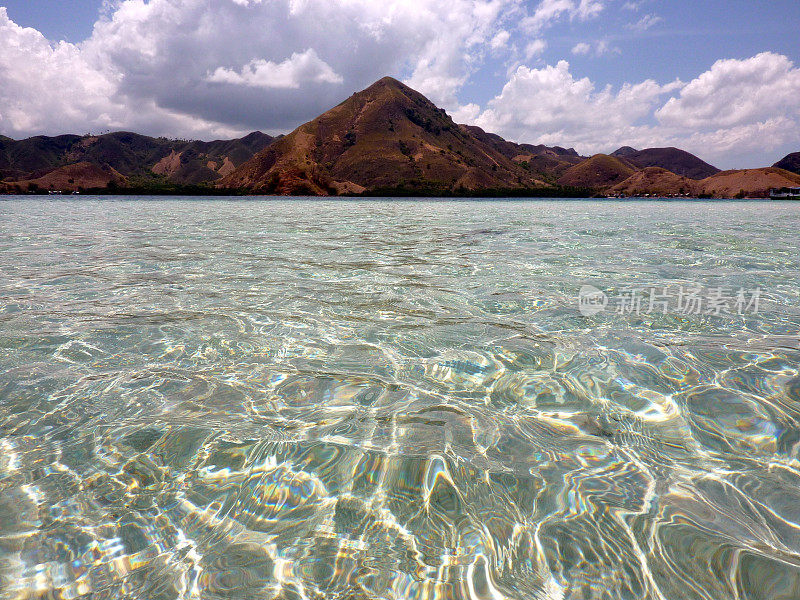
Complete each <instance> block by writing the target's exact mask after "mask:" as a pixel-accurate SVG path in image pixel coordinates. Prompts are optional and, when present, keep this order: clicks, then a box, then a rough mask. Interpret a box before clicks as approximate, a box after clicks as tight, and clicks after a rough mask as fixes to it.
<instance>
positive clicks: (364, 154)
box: [220, 77, 546, 195]
mask: <svg viewBox="0 0 800 600" xmlns="http://www.w3.org/2000/svg"><path fill="white" fill-rule="evenodd" d="M487 136H488V134H485V133H483V132H482V131H480V132H478V131H476V130H475V129H473V128H470V127H465V126H459V125H456V124H455V123H454V122H453V120H452V119H451V118H450V117H449V116H448V115H447V113H446V112H445V111H444V110H443V109H440V108H438V107H436V105H434V104H433V103H432V102H431V101H430V100H428V99H427V98H425V97H424V96H423V95H422V94H420V93H419V92H416V91H414V90H412V89H411V88H409V87H408V86H406V85H404V84H402V83H400V82H399V81H397V80H395V79H392V78H391V77H386V78H384V79H381V80H380V81H378V82H376V83H374V84H373V85H371V86H370V87H368V88H367V89H366V90H364V91H361V92H358V93H356V94H354V95H353V96H351V97H350V98H348V99H347V100H345V101H344V102H342V103H341V104H339V105H338V106H337V107H335V108H333V109H331V110H329V111H328V112H326V113H324V114H323V115H321V116H319V117H317V118H316V119H314V120H313V121H310V122H308V123H306V124H304V125H301V126H300V127H298V128H297V129H296V130H294V131H293V132H291V133H290V134H288V135H287V136H286V137H284V138H282V139H280V140H278V141H276V142H274V143H273V144H271V145H270V146H269V147H268V148H266V149H265V150H263V151H261V152H260V153H258V154H257V155H256V156H254V157H253V158H252V159H251V160H250V161H248V162H247V163H245V164H244V165H242V166H241V167H239V168H238V169H236V171H234V172H233V173H232V174H231V175H229V176H227V177H225V178H224V179H223V180H222V181H221V182H220V185H222V186H224V187H230V188H245V189H248V190H250V191H254V192H259V193H267V194H313V195H327V194H335V193H339V194H342V193H362V192H364V191H367V190H370V191H385V192H387V193H388V191H391V190H394V191H398V192H400V193H402V192H410V193H414V192H424V193H448V192H454V191H457V190H467V191H469V190H486V189H499V188H503V189H523V188H532V187H536V186H543V185H545V183H546V182H545V181H544V180H543V179H542V178H540V177H537V176H536V174H535V173H532V172H530V170H529V169H528V168H525V167H524V166H522V165H521V164H519V163H518V162H515V160H514V157H510V155H511V154H518V153H519V152H517V151H514V150H511V149H506V150H502V149H499V148H498V146H503V144H502V142H503V141H504V140H502V139H501V138H499V139H495V138H491V139H487Z"/></svg>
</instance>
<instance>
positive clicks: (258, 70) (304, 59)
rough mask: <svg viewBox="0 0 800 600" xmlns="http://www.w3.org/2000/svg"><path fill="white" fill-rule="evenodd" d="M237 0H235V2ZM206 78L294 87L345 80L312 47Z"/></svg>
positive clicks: (207, 79) (268, 85) (255, 85)
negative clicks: (239, 69) (288, 55)
mask: <svg viewBox="0 0 800 600" xmlns="http://www.w3.org/2000/svg"><path fill="white" fill-rule="evenodd" d="M236 1H237V0H234V2H236ZM238 1H239V2H241V1H242V0H238ZM206 81H212V82H215V83H231V84H234V85H246V86H250V87H263V88H291V89H297V88H299V87H300V86H301V85H302V84H304V83H343V82H344V80H343V79H342V77H341V76H340V75H337V74H336V73H335V72H334V70H333V69H331V67H330V65H328V64H327V63H326V62H325V61H324V60H322V59H321V58H320V57H319V56H317V53H316V52H315V51H314V49H313V48H309V49H308V50H306V51H305V52H303V53H302V54H300V53H297V52H295V53H294V54H292V56H291V57H290V58H287V59H286V60H284V61H283V62H281V63H274V62H272V61H269V60H253V61H250V63H248V64H247V65H245V66H244V67H242V69H241V71H240V72H237V71H234V70H233V69H226V68H224V67H219V68H217V70H216V71H214V73H212V74H210V75H208V77H206Z"/></svg>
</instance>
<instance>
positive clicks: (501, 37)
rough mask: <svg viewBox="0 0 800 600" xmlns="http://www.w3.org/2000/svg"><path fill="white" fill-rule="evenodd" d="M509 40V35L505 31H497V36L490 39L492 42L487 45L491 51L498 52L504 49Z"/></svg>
mask: <svg viewBox="0 0 800 600" xmlns="http://www.w3.org/2000/svg"><path fill="white" fill-rule="evenodd" d="M510 38H511V34H510V33H509V32H508V31H506V30H505V29H502V30H500V31H498V32H497V35H495V36H494V37H493V38H492V41H491V42H490V43H489V45H490V46H491V47H492V50H499V49H500V48H505V46H506V45H507V44H508V40H509V39H510Z"/></svg>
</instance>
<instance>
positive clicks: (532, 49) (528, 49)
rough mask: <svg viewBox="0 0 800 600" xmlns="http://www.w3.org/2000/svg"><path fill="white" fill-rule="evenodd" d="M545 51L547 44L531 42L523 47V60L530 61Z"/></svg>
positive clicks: (536, 41) (539, 41) (542, 41)
mask: <svg viewBox="0 0 800 600" xmlns="http://www.w3.org/2000/svg"><path fill="white" fill-rule="evenodd" d="M546 49H547V42H545V41H544V40H533V41H531V42H528V45H527V46H525V58H526V59H527V60H531V59H532V58H534V57H535V56H538V55H540V54H541V53H542V52H544V51H545V50H546Z"/></svg>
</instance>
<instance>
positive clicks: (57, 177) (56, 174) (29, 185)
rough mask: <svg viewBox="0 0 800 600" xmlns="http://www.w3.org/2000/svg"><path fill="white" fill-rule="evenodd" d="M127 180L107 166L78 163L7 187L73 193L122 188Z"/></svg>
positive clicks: (19, 189)
mask: <svg viewBox="0 0 800 600" xmlns="http://www.w3.org/2000/svg"><path fill="white" fill-rule="evenodd" d="M126 183H127V180H126V178H125V177H124V176H122V175H121V174H120V173H119V172H118V171H116V170H114V169H113V168H111V167H109V166H107V165H106V166H103V167H100V166H98V165H95V164H93V163H89V162H79V163H75V164H71V165H66V166H64V167H58V168H57V169H53V170H52V171H50V172H48V173H47V174H46V175H42V176H41V177H37V178H35V179H27V180H19V181H15V182H13V183H12V184H4V183H0V186H3V185H8V187H9V188H10V189H15V190H18V191H22V192H27V191H34V190H61V191H75V190H79V189H91V188H106V187H109V186H110V185H112V186H116V187H119V186H124V185H125V184H126Z"/></svg>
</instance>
